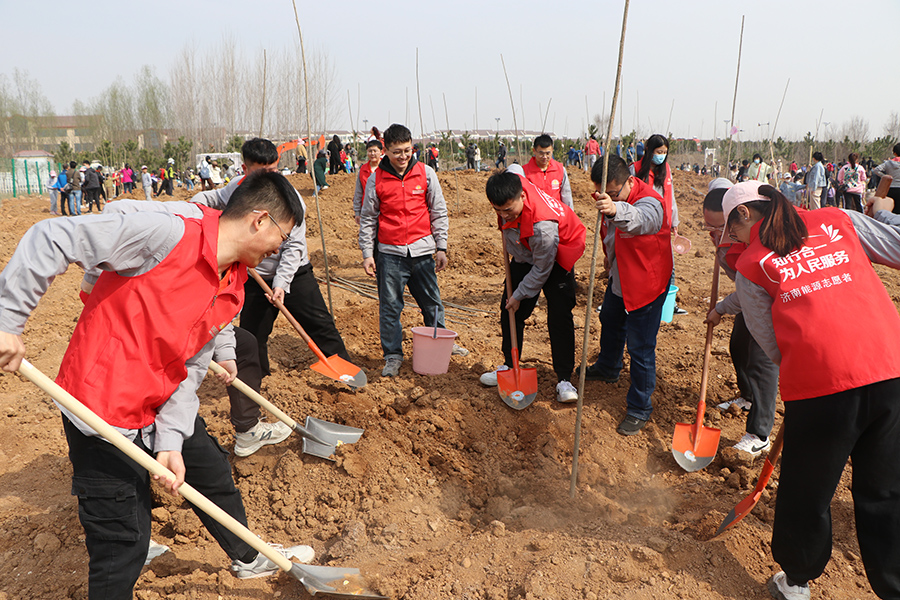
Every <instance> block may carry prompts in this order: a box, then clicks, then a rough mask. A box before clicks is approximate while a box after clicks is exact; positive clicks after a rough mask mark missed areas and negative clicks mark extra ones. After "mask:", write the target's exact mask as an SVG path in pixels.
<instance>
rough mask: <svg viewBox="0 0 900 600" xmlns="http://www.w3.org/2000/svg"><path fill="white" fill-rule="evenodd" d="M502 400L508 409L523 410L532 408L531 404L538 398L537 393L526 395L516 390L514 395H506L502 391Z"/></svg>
mask: <svg viewBox="0 0 900 600" xmlns="http://www.w3.org/2000/svg"><path fill="white" fill-rule="evenodd" d="M500 398H501V399H502V400H503V402H504V403H505V404H506V405H507V406H508V407H510V408H514V409H516V410H522V409H525V408H528V407H529V406H531V403H532V402H534V399H535V398H537V392H534V393H533V394H525V393H523V392H521V391H519V390H516V391H515V392H513V393H512V394H509V395H506V394H504V393H503V392H502V391H501V392H500Z"/></svg>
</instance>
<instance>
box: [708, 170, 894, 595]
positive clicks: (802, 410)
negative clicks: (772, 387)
mask: <svg viewBox="0 0 900 600" xmlns="http://www.w3.org/2000/svg"><path fill="white" fill-rule="evenodd" d="M723 210H724V213H725V216H726V229H725V233H726V234H727V235H729V236H730V237H731V239H733V240H735V241H739V242H743V243H746V244H748V248H747V249H746V250H745V251H744V253H743V254H742V255H741V258H740V259H739V260H738V263H737V270H738V277H737V279H736V281H735V284H736V287H737V292H738V295H739V296H740V300H741V307H742V309H743V312H744V317H745V319H746V322H747V326H748V327H749V329H750V332H751V333H752V334H753V337H754V339H756V341H757V342H758V343H759V344H760V346H762V348H763V349H764V350H765V351H766V354H768V355H769V357H770V358H771V359H772V360H773V361H774V362H775V363H780V365H781V380H780V390H781V398H782V400H783V401H784V406H785V409H784V450H783V458H782V465H781V481H780V483H779V487H778V497H777V500H776V507H775V524H774V527H773V531H772V555H773V557H774V558H775V560H776V561H777V562H778V563H779V565H780V566H781V567H782V569H783V571H780V572H779V573H777V574H775V575H774V576H773V577H772V578H771V579H770V580H769V591H770V592H771V593H772V596H773V597H775V598H781V599H783V600H794V599H802V598H809V587H808V585H807V582H808V581H809V580H811V579H815V578H817V577H818V576H819V575H821V574H822V572H823V571H824V569H825V566H826V564H827V563H828V560H829V558H830V556H831V513H830V505H831V499H832V497H833V495H834V490H835V488H836V487H837V484H838V482H839V480H840V477H841V473H842V472H843V470H844V466H845V464H846V462H847V459H848V458H850V457H852V458H853V488H852V489H853V503H854V507H855V512H856V530H857V537H858V538H859V546H860V550H861V554H862V559H863V564H864V565H865V567H866V574H867V576H868V578H869V582H870V583H871V585H872V589H873V590H874V591H875V593H876V594H877V595H878V596H879V597H881V598H900V568H898V565H900V379H898V378H900V363H898V362H897V361H896V360H892V359H893V357H894V356H895V355H896V352H897V340H900V316H898V314H897V309H896V307H895V306H894V303H893V302H892V301H891V298H890V296H888V294H887V292H886V291H885V289H884V286H883V285H882V283H881V280H880V279H879V278H878V275H877V274H876V273H875V270H874V269H873V268H872V264H871V262H870V260H874V261H876V262H879V263H881V264H886V265H889V266H892V267H894V268H900V233H898V232H897V231H895V230H894V229H893V228H891V227H888V226H885V225H882V224H880V223H878V222H877V221H875V220H873V219H870V218H867V217H865V216H863V215H860V214H859V213H855V212H852V211H849V212H844V211H841V210H838V209H835V208H823V209H821V210H816V211H809V212H807V211H802V212H798V211H797V210H796V209H795V208H794V207H793V206H792V205H791V203H790V202H788V200H787V199H786V198H785V197H784V196H783V195H782V194H781V193H780V192H778V191H777V190H776V189H775V188H773V187H772V186H770V185H764V184H762V183H761V182H759V181H748V182H746V183H739V184H737V185H735V186H734V187H733V188H731V189H730V190H729V191H728V192H726V194H725V198H724V201H723ZM879 214H880V213H879ZM847 306H854V307H855V306H866V307H867V310H866V311H864V312H863V313H859V312H858V311H854V316H853V318H852V319H848V318H835V312H834V310H835V307H847ZM860 357H866V358H865V359H864V360H860Z"/></svg>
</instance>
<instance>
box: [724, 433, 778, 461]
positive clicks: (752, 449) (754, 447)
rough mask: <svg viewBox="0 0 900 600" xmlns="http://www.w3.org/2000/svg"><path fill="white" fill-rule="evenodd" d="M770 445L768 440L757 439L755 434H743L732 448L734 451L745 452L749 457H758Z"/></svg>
mask: <svg viewBox="0 0 900 600" xmlns="http://www.w3.org/2000/svg"><path fill="white" fill-rule="evenodd" d="M771 445H772V443H771V442H770V441H769V438H766V439H764V440H761V439H759V437H757V436H756V435H755V434H752V433H745V434H744V437H742V438H741V441H739V442H738V443H737V444H735V445H734V446H732V447H733V448H734V449H735V450H740V451H741V452H746V453H747V454H749V455H750V456H759V454H760V453H761V452H762V451H763V450H768V449H769V447H770V446H771Z"/></svg>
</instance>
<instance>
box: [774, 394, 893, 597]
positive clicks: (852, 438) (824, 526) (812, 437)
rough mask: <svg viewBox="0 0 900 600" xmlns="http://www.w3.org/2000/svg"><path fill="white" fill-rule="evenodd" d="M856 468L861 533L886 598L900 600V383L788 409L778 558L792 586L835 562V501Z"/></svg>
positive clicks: (869, 571)
mask: <svg viewBox="0 0 900 600" xmlns="http://www.w3.org/2000/svg"><path fill="white" fill-rule="evenodd" d="M848 458H852V464H853V483H852V493H853V507H854V511H855V516H856V535H857V538H858V540H859V548H860V552H861V554H862V560H863V564H864V565H865V567H866V575H867V576H868V578H869V583H870V584H871V585H872V589H873V590H874V591H875V593H876V594H877V595H878V596H879V597H880V598H891V599H893V600H896V599H898V598H900V379H890V380H888V381H882V382H880V383H873V384H871V385H867V386H863V387H859V388H856V389H852V390H847V391H845V392H840V393H837V394H831V395H829V396H822V397H820V398H811V399H808V400H793V401H790V402H785V403H784V450H783V451H782V459H781V476H780V481H779V485H778V497H777V498H776V501H775V524H774V527H773V529H772V556H773V557H774V558H775V560H776V561H777V562H778V564H780V565H781V568H782V569H784V572H785V573H786V574H787V576H788V577H790V578H791V580H792V581H796V582H801V583H802V582H804V581H809V580H811V579H815V578H817V577H818V576H819V575H821V574H822V572H823V571H824V570H825V565H827V564H828V560H829V559H830V557H831V499H832V497H833V496H834V491H835V489H836V488H837V485H838V482H839V481H840V478H841V473H842V472H843V470H844V466H845V465H846V464H847V459H848Z"/></svg>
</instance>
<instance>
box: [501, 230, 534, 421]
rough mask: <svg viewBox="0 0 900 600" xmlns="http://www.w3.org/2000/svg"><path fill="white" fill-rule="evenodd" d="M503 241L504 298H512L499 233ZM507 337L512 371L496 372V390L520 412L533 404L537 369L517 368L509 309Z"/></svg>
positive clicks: (506, 256) (512, 314)
mask: <svg viewBox="0 0 900 600" xmlns="http://www.w3.org/2000/svg"><path fill="white" fill-rule="evenodd" d="M500 238H501V239H502V240H503V265H504V266H505V267H506V297H507V299H508V298H512V294H513V290H512V276H511V275H510V272H509V253H508V252H507V250H506V236H505V235H503V232H502V231H501V232H500ZM509 335H510V340H511V341H512V351H511V352H512V370H508V371H498V372H497V389H498V390H499V391H500V398H501V399H503V402H505V403H506V405H507V406H509V407H510V408H514V409H516V410H522V409H523V408H527V407H528V406H530V405H531V403H532V402H534V399H535V397H536V396H537V389H538V382H537V369H522V368H520V367H519V344H518V339H517V336H516V316H515V311H513V310H512V309H509Z"/></svg>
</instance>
